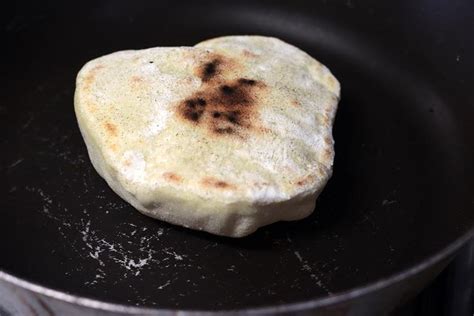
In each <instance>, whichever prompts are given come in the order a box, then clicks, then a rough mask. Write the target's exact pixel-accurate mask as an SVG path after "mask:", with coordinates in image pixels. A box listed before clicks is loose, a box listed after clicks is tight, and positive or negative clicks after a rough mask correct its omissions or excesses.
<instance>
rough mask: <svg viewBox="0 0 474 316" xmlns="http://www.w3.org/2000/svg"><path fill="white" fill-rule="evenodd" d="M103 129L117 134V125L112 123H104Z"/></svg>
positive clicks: (113, 134)
mask: <svg viewBox="0 0 474 316" xmlns="http://www.w3.org/2000/svg"><path fill="white" fill-rule="evenodd" d="M105 130H106V131H107V132H108V133H109V134H110V135H112V136H117V126H115V125H114V124H112V123H109V122H106V123H105Z"/></svg>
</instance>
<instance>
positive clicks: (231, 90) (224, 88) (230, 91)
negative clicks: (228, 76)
mask: <svg viewBox="0 0 474 316" xmlns="http://www.w3.org/2000/svg"><path fill="white" fill-rule="evenodd" d="M220 89H221V92H222V93H223V94H226V95H230V94H233V93H234V92H235V88H233V87H231V86H228V85H226V84H225V85H222V86H221V87H220Z"/></svg>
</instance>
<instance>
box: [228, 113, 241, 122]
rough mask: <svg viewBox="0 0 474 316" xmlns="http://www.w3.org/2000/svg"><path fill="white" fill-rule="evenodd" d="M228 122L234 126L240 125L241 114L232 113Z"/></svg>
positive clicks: (229, 114)
mask: <svg viewBox="0 0 474 316" xmlns="http://www.w3.org/2000/svg"><path fill="white" fill-rule="evenodd" d="M226 116H227V120H228V121H229V122H231V123H232V124H239V120H238V118H239V112H237V111H231V112H229V113H227V115H226Z"/></svg>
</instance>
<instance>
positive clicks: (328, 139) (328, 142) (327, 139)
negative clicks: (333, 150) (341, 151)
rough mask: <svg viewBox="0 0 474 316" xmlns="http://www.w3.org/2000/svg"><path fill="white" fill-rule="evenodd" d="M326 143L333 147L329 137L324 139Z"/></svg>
mask: <svg viewBox="0 0 474 316" xmlns="http://www.w3.org/2000/svg"><path fill="white" fill-rule="evenodd" d="M324 142H325V143H326V144H328V145H332V139H331V137H329V136H326V137H324Z"/></svg>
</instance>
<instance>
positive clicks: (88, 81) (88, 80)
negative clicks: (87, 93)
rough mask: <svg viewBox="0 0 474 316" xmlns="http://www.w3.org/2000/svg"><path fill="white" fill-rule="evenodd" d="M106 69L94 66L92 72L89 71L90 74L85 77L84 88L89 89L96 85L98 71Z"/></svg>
mask: <svg viewBox="0 0 474 316" xmlns="http://www.w3.org/2000/svg"><path fill="white" fill-rule="evenodd" d="M102 68H105V66H104V65H97V66H94V67H93V68H92V69H91V70H89V73H88V74H87V75H86V76H85V77H84V88H85V89H89V88H90V86H91V85H92V83H94V80H95V76H96V75H97V71H99V70H100V69H102Z"/></svg>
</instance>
